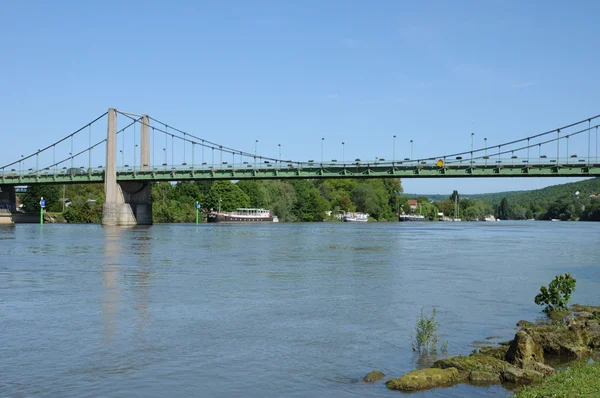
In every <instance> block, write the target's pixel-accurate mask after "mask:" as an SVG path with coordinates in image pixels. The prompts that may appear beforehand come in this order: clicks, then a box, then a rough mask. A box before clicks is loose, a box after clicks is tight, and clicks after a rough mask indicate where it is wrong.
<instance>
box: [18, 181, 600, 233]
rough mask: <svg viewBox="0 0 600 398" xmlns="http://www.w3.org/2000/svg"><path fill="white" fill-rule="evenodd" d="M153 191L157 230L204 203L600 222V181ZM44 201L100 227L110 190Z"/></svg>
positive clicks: (35, 189)
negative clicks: (479, 189)
mask: <svg viewBox="0 0 600 398" xmlns="http://www.w3.org/2000/svg"><path fill="white" fill-rule="evenodd" d="M151 188H152V190H151V202H152V208H153V218H154V222H156V223H161V222H193V221H194V220H195V206H196V203H197V202H198V203H200V204H201V206H202V209H203V214H204V213H206V212H207V211H210V210H211V209H214V210H218V209H221V211H233V210H235V209H237V208H242V207H254V208H264V209H269V210H271V212H272V213H273V214H274V215H277V216H278V217H279V219H280V220H281V221H284V222H294V221H329V220H333V215H335V214H339V213H342V212H361V213H368V214H369V215H370V217H371V219H372V220H378V221H395V220H397V215H398V214H400V213H403V212H404V213H413V212H414V213H417V214H422V215H424V216H425V217H427V218H428V219H430V220H437V219H438V218H439V215H440V214H443V215H444V216H447V217H458V218H461V219H463V220H467V221H475V220H483V218H484V217H486V216H488V215H494V216H495V217H496V218H500V219H502V220H526V219H540V220H549V219H560V220H582V221H583V220H585V221H600V198H594V197H590V196H591V194H592V193H598V192H600V179H591V180H586V181H581V182H577V183H570V184H563V185H558V186H554V187H548V188H544V189H541V190H536V191H526V192H517V193H508V194H505V195H504V196H502V194H493V195H489V196H486V195H478V198H477V199H469V198H464V197H462V195H459V193H458V192H457V191H454V192H453V193H452V194H451V195H449V196H448V199H447V200H438V201H432V200H430V199H429V198H427V197H425V196H420V197H416V198H414V197H408V196H405V195H403V194H402V185H401V182H400V180H399V179H385V178H373V179H326V180H307V179H297V180H263V181H246V180H243V181H238V182H232V181H197V182H178V183H169V182H159V183H154V184H152V187H151ZM575 192H576V193H578V194H575ZM63 195H64V197H65V198H66V199H68V201H67V202H66V203H63V201H62V200H61V198H62V197H63ZM42 196H43V197H44V199H46V209H47V210H48V211H50V212H56V213H62V216H63V217H64V219H65V220H66V221H67V222H73V223H98V222H100V221H101V219H102V204H103V203H104V187H103V185H102V184H80V185H66V186H63V185H33V186H31V187H29V189H28V191H27V192H26V193H24V194H21V197H20V199H21V203H22V204H23V205H24V209H25V210H26V211H28V212H39V200H40V197H42ZM409 199H416V201H417V203H418V204H417V208H416V210H412V209H411V207H410V206H409V204H408V200H409ZM455 203H458V209H456V208H455V207H456V206H455ZM63 206H64V212H63ZM327 212H331V213H332V216H328V215H327Z"/></svg>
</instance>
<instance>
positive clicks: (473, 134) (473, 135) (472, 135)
mask: <svg viewBox="0 0 600 398" xmlns="http://www.w3.org/2000/svg"><path fill="white" fill-rule="evenodd" d="M474 137H475V133H471V166H472V165H473V138H474Z"/></svg>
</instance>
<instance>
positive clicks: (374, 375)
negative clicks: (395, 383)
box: [363, 370, 385, 383]
mask: <svg viewBox="0 0 600 398" xmlns="http://www.w3.org/2000/svg"><path fill="white" fill-rule="evenodd" d="M384 376H385V375H384V374H383V373H382V372H380V371H378V370H374V371H372V372H370V373H369V374H367V375H366V376H365V377H363V381H366V382H367V383H372V382H374V381H377V380H379V379H381V378H382V377H384Z"/></svg>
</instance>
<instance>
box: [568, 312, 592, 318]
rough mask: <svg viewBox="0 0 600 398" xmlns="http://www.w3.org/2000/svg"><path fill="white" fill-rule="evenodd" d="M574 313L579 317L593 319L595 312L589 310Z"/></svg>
mask: <svg viewBox="0 0 600 398" xmlns="http://www.w3.org/2000/svg"><path fill="white" fill-rule="evenodd" d="M573 315H575V318H577V319H592V318H593V317H594V314H592V313H591V312H587V311H581V312H575V313H573Z"/></svg>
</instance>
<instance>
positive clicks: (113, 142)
mask: <svg viewBox="0 0 600 398" xmlns="http://www.w3.org/2000/svg"><path fill="white" fill-rule="evenodd" d="M123 134H124V133H123ZM141 136H142V142H141V144H142V145H141V149H140V150H141V156H140V160H141V164H142V170H144V169H147V167H148V166H149V165H150V145H149V131H148V117H147V116H144V117H143V118H142V132H141ZM143 165H146V166H143ZM144 167H145V168H144ZM105 173H106V174H105V175H104V193H105V195H106V202H105V203H104V204H103V205H102V225H122V226H132V225H151V224H152V204H151V203H150V184H149V183H139V182H120V183H119V182H117V113H116V111H115V110H114V109H112V108H111V109H109V110H108V129H107V133H106V169H105Z"/></svg>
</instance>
